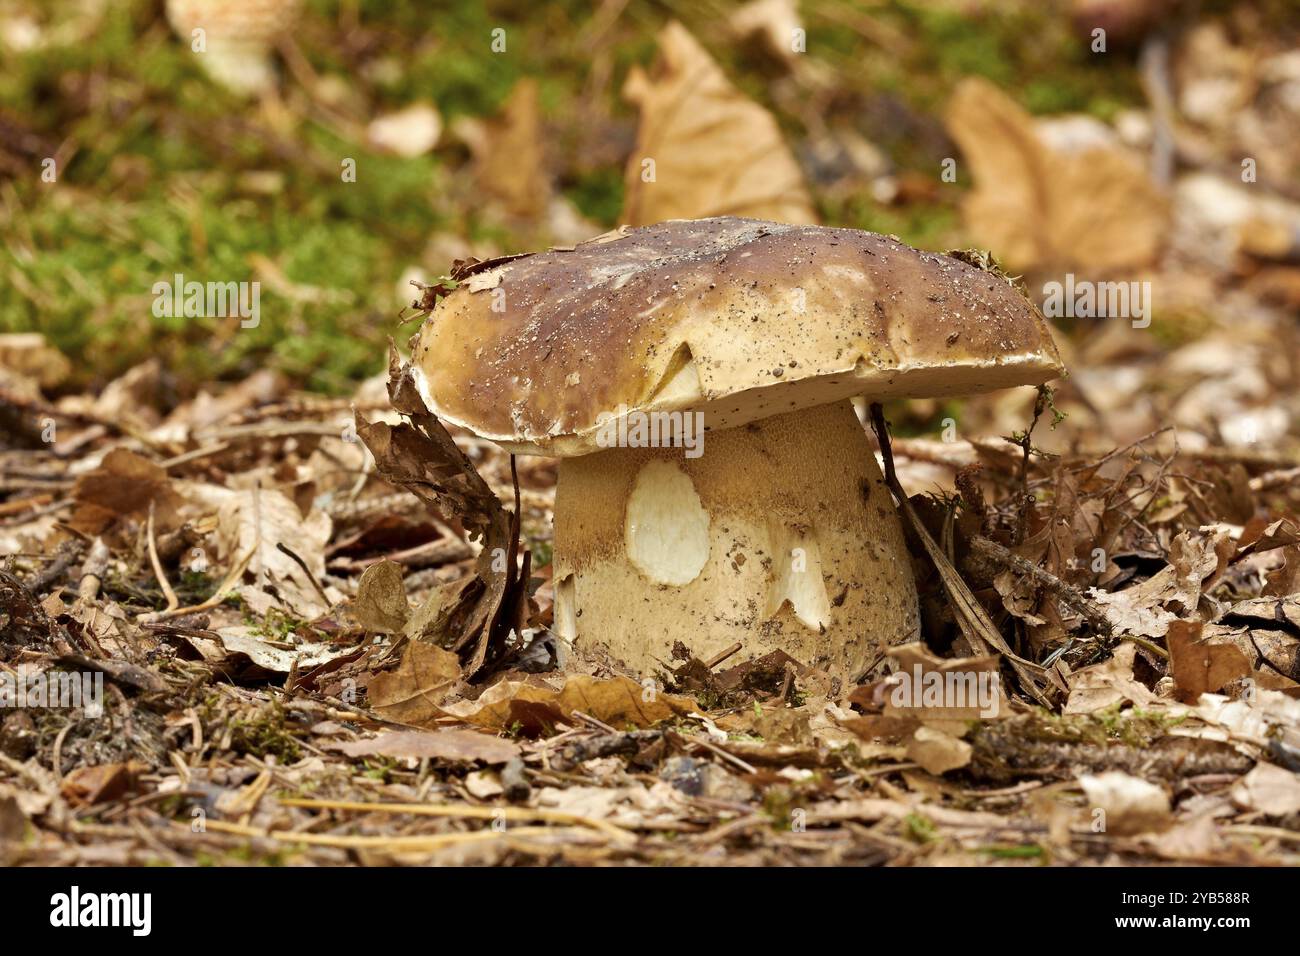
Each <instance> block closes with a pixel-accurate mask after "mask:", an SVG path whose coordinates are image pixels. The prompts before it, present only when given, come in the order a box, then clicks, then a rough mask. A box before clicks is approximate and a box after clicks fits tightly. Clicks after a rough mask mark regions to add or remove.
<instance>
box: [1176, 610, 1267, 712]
mask: <svg viewBox="0 0 1300 956" xmlns="http://www.w3.org/2000/svg"><path fill="white" fill-rule="evenodd" d="M1200 632H1201V625H1200V624H1199V623H1190V622H1187V621H1175V622H1174V623H1172V624H1171V625H1169V633H1168V634H1167V635H1166V640H1167V643H1168V645H1169V673H1170V675H1171V676H1172V677H1173V679H1174V684H1175V686H1176V687H1177V688H1178V699H1179V700H1181V701H1182V702H1183V703H1185V704H1194V703H1196V702H1197V701H1198V700H1200V697H1201V695H1202V694H1207V693H1213V692H1214V691H1217V690H1222V689H1223V687H1224V686H1225V685H1227V684H1229V683H1231V682H1232V681H1235V680H1238V679H1240V678H1242V677H1246V676H1248V675H1249V674H1251V673H1252V668H1251V666H1250V660H1249V659H1248V658H1247V657H1246V655H1245V654H1243V653H1242V652H1241V649H1240V648H1238V647H1237V646H1236V645H1235V644H1233V643H1231V642H1230V641H1223V640H1217V641H1216V640H1210V639H1205V638H1202V637H1200Z"/></svg>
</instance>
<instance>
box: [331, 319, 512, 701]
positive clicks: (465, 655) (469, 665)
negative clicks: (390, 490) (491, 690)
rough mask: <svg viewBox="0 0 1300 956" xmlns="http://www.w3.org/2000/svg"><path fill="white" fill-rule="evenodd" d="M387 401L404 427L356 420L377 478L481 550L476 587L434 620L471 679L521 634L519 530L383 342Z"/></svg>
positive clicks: (461, 594) (462, 592)
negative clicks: (447, 624) (443, 518)
mask: <svg viewBox="0 0 1300 956" xmlns="http://www.w3.org/2000/svg"><path fill="white" fill-rule="evenodd" d="M388 373H389V379H388V396H389V399H390V400H391V401H392V403H393V407H394V408H395V409H397V411H399V412H401V413H402V414H403V415H406V416H407V417H408V418H409V419H410V423H402V424H400V425H396V426H392V425H389V424H387V423H386V422H382V421H380V422H375V423H374V424H371V423H369V422H367V421H365V419H363V418H361V416H360V415H358V416H357V420H356V421H357V434H358V435H359V436H360V437H361V440H362V441H364V442H365V443H366V447H367V448H369V449H370V452H371V454H372V455H374V457H375V467H376V469H377V470H378V471H379V473H380V474H381V475H383V477H384V479H385V480H386V481H388V482H389V483H390V484H393V485H395V486H397V487H399V488H405V489H406V490H408V491H410V492H411V493H412V494H413V495H415V496H416V497H417V498H419V499H420V500H421V501H423V502H425V503H426V504H428V505H429V506H430V507H431V508H433V509H434V511H435V512H437V513H439V514H452V515H455V516H456V517H457V518H459V519H460V521H461V524H462V525H464V527H465V530H466V531H467V532H468V533H469V535H470V537H471V538H474V539H476V540H480V541H481V542H482V544H483V550H482V551H481V552H480V553H479V556H478V561H477V563H476V566H475V575H476V577H477V582H472V586H466V587H463V588H461V589H460V590H459V592H458V594H457V595H456V597H455V600H454V603H453V604H452V605H446V604H444V605H443V606H442V608H441V610H440V611H439V614H440V615H446V618H447V619H448V620H450V621H452V622H459V626H458V627H455V628H454V629H453V630H452V633H449V634H447V635H446V638H445V640H443V641H442V642H441V643H442V644H443V646H444V647H446V648H447V649H448V650H452V651H455V652H457V653H459V654H460V655H461V659H462V661H463V662H464V664H465V669H466V673H467V675H468V676H470V677H473V676H474V675H475V674H477V673H478V672H479V671H480V670H481V669H482V668H483V666H484V664H485V663H486V662H487V661H488V659H489V657H491V658H493V659H495V657H496V656H498V655H499V654H500V652H501V651H502V650H503V649H504V645H505V639H506V637H507V636H508V635H509V633H510V631H511V629H515V630H519V629H522V627H523V624H524V621H525V620H526V618H527V613H528V594H527V587H526V585H527V581H528V569H529V565H530V556H529V555H528V553H527V552H525V554H524V556H523V561H522V566H521V562H520V561H519V526H518V523H517V521H516V519H515V517H514V516H513V515H512V514H511V513H510V512H508V511H506V510H505V508H504V507H502V505H501V502H500V500H499V499H498V498H497V496H496V495H495V494H493V492H492V489H491V488H490V487H488V484H487V482H486V481H484V480H483V478H482V476H481V475H479V473H478V472H477V471H476V470H475V468H474V465H473V464H472V463H471V462H470V460H469V458H467V457H466V456H465V453H464V452H463V451H461V450H460V449H459V448H458V447H457V446H456V443H455V441H453V440H452V437H451V435H450V434H449V433H448V432H447V430H446V429H445V428H443V427H442V423H441V422H440V421H438V418H437V416H435V415H433V414H432V413H430V412H429V410H428V409H427V408H426V407H425V405H424V400H423V399H422V398H420V393H419V391H418V390H417V389H416V387H415V383H414V381H413V380H412V378H411V372H410V369H409V367H406V366H403V365H402V361H401V358H400V356H398V354H397V349H396V348H394V347H393V346H392V343H391V342H390V343H389V360H388Z"/></svg>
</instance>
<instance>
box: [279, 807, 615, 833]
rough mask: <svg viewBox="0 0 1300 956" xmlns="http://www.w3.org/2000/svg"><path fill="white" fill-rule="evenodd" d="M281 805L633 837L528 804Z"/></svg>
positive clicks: (609, 825) (607, 825)
mask: <svg viewBox="0 0 1300 956" xmlns="http://www.w3.org/2000/svg"><path fill="white" fill-rule="evenodd" d="M280 804H281V806H286V807H303V808H305V809H313V810H356V811H360V812H365V813H407V814H410V815H412V816H423V817H454V818H461V819H470V820H545V821H548V822H550V823H558V824H562V825H566V826H582V827H589V828H590V829H593V830H599V831H600V832H601V833H604V834H605V835H606V836H609V837H612V838H613V839H615V840H621V841H628V840H635V839H636V835H635V834H632V833H629V832H628V831H627V830H624V829H623V828H622V827H618V826H615V825H614V824H612V823H609V822H607V821H605V820H596V819H593V818H592V817H584V816H581V815H579V814H576V813H566V812H564V811H563V810H544V809H531V808H528V807H470V806H440V805H437V804H429V803H366V802H364V801H356V800H312V799H307V798H301V799H299V798H286V799H282V800H281V801H280Z"/></svg>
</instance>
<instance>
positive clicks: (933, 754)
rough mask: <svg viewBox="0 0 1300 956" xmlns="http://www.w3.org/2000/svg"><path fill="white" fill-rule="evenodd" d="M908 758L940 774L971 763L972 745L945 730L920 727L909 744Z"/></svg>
mask: <svg viewBox="0 0 1300 956" xmlns="http://www.w3.org/2000/svg"><path fill="white" fill-rule="evenodd" d="M907 758H908V759H909V760H914V761H916V762H917V763H919V764H920V765H921V767H922V768H923V769H924V770H925V771H926V772H927V773H932V774H936V775H938V774H942V773H947V772H948V771H949V770H957V769H959V768H961V767H964V766H966V765H967V764H968V763H970V758H971V745H970V744H968V743H966V741H964V740H961V739H960V738H958V737H954V736H952V735H951V734H945V733H944V732H943V731H940V730H933V729H931V728H929V727H918V728H916V733H914V734H913V735H912V739H911V740H910V741H909V742H908V744H907Z"/></svg>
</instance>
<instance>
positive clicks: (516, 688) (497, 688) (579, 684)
mask: <svg viewBox="0 0 1300 956" xmlns="http://www.w3.org/2000/svg"><path fill="white" fill-rule="evenodd" d="M521 705H522V706H524V707H527V706H529V705H533V706H536V705H541V706H545V707H548V708H553V709H554V710H555V712H556V713H557V714H558V715H559V716H561V717H563V718H565V719H568V718H570V717H571V716H572V714H573V712H574V711H575V710H579V711H582V712H583V713H584V714H587V715H588V716H590V717H595V718H596V719H597V720H600V721H603V722H604V723H607V724H610V725H611V726H614V727H618V728H624V727H627V726H634V727H648V726H650V725H651V724H653V723H655V722H657V721H660V720H668V719H670V718H672V717H679V716H684V715H686V714H689V713H691V712H692V711H694V710H697V709H698V708H699V705H698V704H697V703H696V702H695V701H693V700H691V699H690V698H689V697H678V696H676V695H674V694H665V693H662V692H654V691H651V690H650V689H648V688H646V687H642V686H641V685H640V684H638V683H637V682H636V681H634V680H632V679H631V678H630V677H611V678H608V679H605V680H601V679H599V678H595V677H589V676H587V675H586V674H574V675H572V676H570V677H569V678H568V679H567V680H566V681H565V682H564V686H563V687H561V688H560V689H559V690H555V689H553V688H550V687H542V686H537V685H535V684H527V683H523V682H521V681H501V682H500V683H497V684H494V685H493V686H492V687H489V688H488V689H487V690H486V691H484V692H483V694H482V696H480V697H479V698H478V700H473V701H464V702H463V703H457V704H450V705H448V706H447V707H445V708H443V712H444V713H445V714H446V715H447V716H450V717H456V718H458V719H460V720H463V721H465V722H466V723H471V724H477V725H478V726H480V727H488V728H490V729H492V730H503V729H505V728H508V727H509V726H510V725H511V724H512V723H514V722H515V720H516V717H517V714H518V711H519V709H520V707H521Z"/></svg>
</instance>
